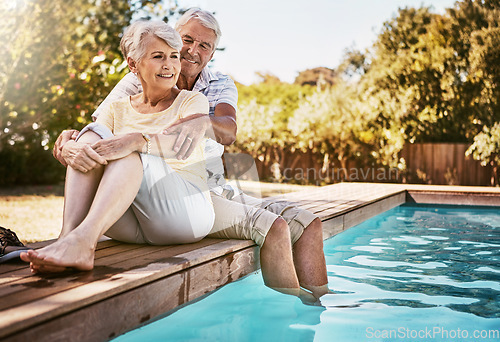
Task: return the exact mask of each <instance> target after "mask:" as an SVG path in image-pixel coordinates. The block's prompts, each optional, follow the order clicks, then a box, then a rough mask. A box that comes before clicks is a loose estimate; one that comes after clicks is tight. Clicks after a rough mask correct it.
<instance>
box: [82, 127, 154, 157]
mask: <svg viewBox="0 0 500 342" xmlns="http://www.w3.org/2000/svg"><path fill="white" fill-rule="evenodd" d="M145 142H146V141H145V140H144V138H143V137H142V134H141V133H128V134H119V135H116V136H114V137H111V138H107V139H102V140H99V141H97V142H95V143H94V144H92V146H91V147H92V149H93V150H94V151H95V152H96V153H97V154H99V155H100V156H102V157H103V158H104V159H106V160H108V161H109V160H116V159H120V158H123V157H126V156H128V155H129V154H131V153H132V152H141V151H142V148H143V146H144V144H145Z"/></svg>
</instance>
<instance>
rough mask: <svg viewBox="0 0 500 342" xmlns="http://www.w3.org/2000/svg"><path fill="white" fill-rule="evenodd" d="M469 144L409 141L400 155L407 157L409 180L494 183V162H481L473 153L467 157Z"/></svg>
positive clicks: (435, 182) (468, 183) (478, 184)
mask: <svg viewBox="0 0 500 342" xmlns="http://www.w3.org/2000/svg"><path fill="white" fill-rule="evenodd" d="M468 147H469V144H459V143H421V144H407V145H405V147H404V148H403V151H402V153H401V157H403V158H404V159H405V161H406V166H407V172H406V175H405V177H406V181H407V182H408V183H426V184H440V185H474V186H488V185H493V184H492V180H491V178H492V175H493V170H492V167H491V166H481V164H480V162H479V161H477V160H474V159H473V158H472V157H470V156H469V157H466V156H465V151H466V150H467V148H468Z"/></svg>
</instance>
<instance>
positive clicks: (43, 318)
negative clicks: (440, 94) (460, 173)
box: [0, 183, 500, 341]
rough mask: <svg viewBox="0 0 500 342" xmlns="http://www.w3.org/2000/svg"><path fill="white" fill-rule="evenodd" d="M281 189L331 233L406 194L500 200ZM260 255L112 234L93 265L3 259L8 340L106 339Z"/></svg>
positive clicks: (251, 248)
mask: <svg viewBox="0 0 500 342" xmlns="http://www.w3.org/2000/svg"><path fill="white" fill-rule="evenodd" d="M281 197H283V198H286V199H287V200H292V201H296V202H298V203H299V204H300V205H301V206H302V207H303V208H306V209H308V210H310V211H312V212H314V213H316V214H317V215H318V216H320V217H321V219H322V221H323V225H324V238H328V237H330V236H333V235H335V234H337V233H339V232H341V231H343V230H345V229H347V228H350V227H352V226H354V225H356V224H358V223H360V222H362V221H364V220H366V219H368V218H370V217H372V216H374V215H377V214H379V213H381V212H384V211H386V210H388V209H391V208H393V207H395V206H397V205H400V204H402V203H405V202H417V203H445V204H475V205H495V206H500V188H484V187H450V186H425V185H401V184H367V183H340V184H335V185H331V186H326V187H321V188H317V189H313V190H307V191H302V192H296V193H290V194H286V195H283V196H281ZM47 243H49V242H44V243H38V244H36V245H34V246H33V247H35V248H36V247H40V246H43V245H45V244H47ZM258 256H259V250H258V247H257V246H256V245H255V244H254V243H253V242H252V241H248V240H224V239H204V240H202V241H200V242H198V243H195V244H189V245H179V246H148V245H132V244H123V243H119V242H116V241H112V240H108V241H102V242H100V243H99V244H98V249H97V252H96V262H95V269H94V270H93V271H90V272H79V273H75V272H72V273H65V274H60V275H50V276H47V275H32V274H31V273H30V271H29V268H28V267H27V265H25V264H23V263H20V262H19V263H8V264H2V265H0V297H1V299H2V300H1V302H0V314H1V316H0V317H1V319H0V340H2V341H30V340H32V341H59V340H60V341H68V340H71V341H106V340H109V339H111V338H113V337H115V336H118V335H120V334H122V333H124V332H125V331H128V330H130V329H133V328H134V327H136V326H138V325H140V324H142V323H144V322H146V321H148V320H150V319H153V318H154V317H157V316H159V315H162V314H164V313H166V312H167V311H169V310H172V309H174V308H175V307H177V306H179V305H182V304H184V303H186V302H189V301H191V300H194V299H196V298H198V297H200V296H202V295H204V294H206V293H208V292H210V291H213V290H215V289H217V288H219V287H220V286H223V285H225V284H227V283H229V282H232V281H234V280H236V279H238V278H240V277H242V276H244V275H247V274H249V273H251V272H253V271H255V270H257V269H258V268H259V257H258Z"/></svg>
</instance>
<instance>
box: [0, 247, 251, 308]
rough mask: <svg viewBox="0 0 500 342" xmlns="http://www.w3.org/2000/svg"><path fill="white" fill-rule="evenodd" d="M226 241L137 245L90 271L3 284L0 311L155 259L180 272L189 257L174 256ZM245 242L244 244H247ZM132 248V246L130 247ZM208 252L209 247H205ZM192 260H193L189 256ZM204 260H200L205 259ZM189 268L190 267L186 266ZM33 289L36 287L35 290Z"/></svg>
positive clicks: (97, 264)
mask: <svg viewBox="0 0 500 342" xmlns="http://www.w3.org/2000/svg"><path fill="white" fill-rule="evenodd" d="M223 241H225V240H219V239H205V240H202V241H200V242H198V243H196V244H186V245H176V246H150V245H136V246H140V248H134V249H131V250H124V251H123V252H122V253H119V254H113V255H110V256H106V257H102V258H100V259H97V260H96V261H95V267H94V269H93V270H92V271H90V272H67V273H63V274H55V275H32V276H30V277H27V278H23V279H19V280H18V281H13V282H11V283H9V286H8V287H7V286H3V287H0V298H2V301H1V302H0V310H5V309H8V308H11V307H14V306H19V305H21V304H24V303H28V302H31V301H35V300H39V299H42V298H45V297H48V296H51V295H53V294H55V293H58V292H62V291H67V290H70V289H73V288H78V287H79V286H81V285H83V284H88V283H91V282H96V281H100V280H103V279H104V280H105V279H109V278H110V277H112V276H113V275H114V274H117V273H121V272H124V271H128V270H133V269H135V268H141V267H146V266H148V265H149V264H151V263H152V262H161V261H163V260H166V261H168V262H169V264H167V266H168V265H172V269H171V270H169V269H168V267H167V266H165V269H164V270H163V273H165V274H166V273H168V272H169V271H170V273H174V272H176V271H178V269H177V268H176V267H174V265H175V266H176V265H177V264H178V263H183V262H185V261H186V260H182V259H180V260H176V259H175V256H178V255H182V254H187V253H190V252H193V253H194V254H196V253H198V251H199V250H200V248H204V247H207V246H210V245H213V244H218V243H221V242H223ZM246 246H247V244H244V245H243V247H246ZM130 247H133V246H130ZM203 251H205V252H206V250H203ZM194 254H193V255H194ZM188 260H190V261H191V259H188ZM204 261H205V260H201V261H198V262H204ZM186 267H187V266H186ZM33 289H37V290H36V291H33Z"/></svg>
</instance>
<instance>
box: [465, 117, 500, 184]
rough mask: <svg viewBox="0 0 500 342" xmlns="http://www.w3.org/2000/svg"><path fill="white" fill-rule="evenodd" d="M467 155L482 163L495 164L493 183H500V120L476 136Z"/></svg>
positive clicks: (484, 164)
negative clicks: (499, 178)
mask: <svg viewBox="0 0 500 342" xmlns="http://www.w3.org/2000/svg"><path fill="white" fill-rule="evenodd" d="M465 155H467V156H470V155H472V157H473V158H474V159H476V160H480V161H481V165H483V166H486V165H488V164H490V165H491V166H493V175H492V182H491V183H492V184H491V185H498V184H499V182H498V170H499V167H500V122H496V123H495V124H494V125H493V126H492V127H491V128H489V127H487V126H485V127H484V128H483V130H482V132H481V133H479V134H477V135H476V136H475V137H474V143H473V144H472V145H471V146H470V147H469V148H468V149H467V151H466V152H465Z"/></svg>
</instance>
